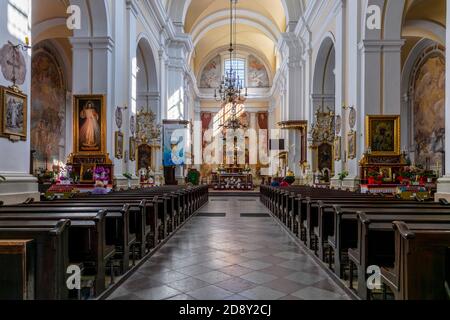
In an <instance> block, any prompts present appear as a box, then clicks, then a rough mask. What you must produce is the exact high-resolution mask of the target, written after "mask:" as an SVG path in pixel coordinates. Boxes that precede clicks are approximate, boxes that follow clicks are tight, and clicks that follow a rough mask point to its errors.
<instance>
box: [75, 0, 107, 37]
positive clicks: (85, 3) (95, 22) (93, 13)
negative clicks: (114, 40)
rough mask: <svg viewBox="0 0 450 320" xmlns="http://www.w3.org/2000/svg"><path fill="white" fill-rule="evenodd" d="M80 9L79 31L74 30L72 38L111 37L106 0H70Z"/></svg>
mask: <svg viewBox="0 0 450 320" xmlns="http://www.w3.org/2000/svg"><path fill="white" fill-rule="evenodd" d="M70 4H71V5H77V6H78V7H79V8H80V9H81V29H79V30H74V37H111V28H110V16H109V7H108V1H107V0H70Z"/></svg>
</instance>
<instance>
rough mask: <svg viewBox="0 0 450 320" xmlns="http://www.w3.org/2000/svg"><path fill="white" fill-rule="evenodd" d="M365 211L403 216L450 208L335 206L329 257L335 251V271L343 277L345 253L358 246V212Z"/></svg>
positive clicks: (444, 212) (443, 211) (444, 211)
mask: <svg viewBox="0 0 450 320" xmlns="http://www.w3.org/2000/svg"><path fill="white" fill-rule="evenodd" d="M361 211H363V212H364V213H366V214H367V215H372V214H373V215H377V214H379V215H381V214H383V215H392V216H394V217H397V216H398V217H401V216H402V215H417V216H421V215H435V216H438V215H448V214H450V209H438V208H423V209H417V210H416V209H414V208H398V209H397V208H395V207H394V208H392V207H391V208H374V207H368V208H361V207H357V208H352V207H340V206H337V205H335V206H334V233H333V236H329V237H328V245H329V258H330V261H331V255H332V254H333V253H334V272H335V273H336V274H337V275H338V276H339V277H341V278H342V277H343V254H344V253H347V252H348V249H351V248H356V247H357V242H358V220H357V219H358V216H357V214H358V212H361ZM394 220H395V219H394Z"/></svg>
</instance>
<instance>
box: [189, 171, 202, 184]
mask: <svg viewBox="0 0 450 320" xmlns="http://www.w3.org/2000/svg"><path fill="white" fill-rule="evenodd" d="M187 182H188V183H191V184H192V185H194V186H198V185H199V184H200V172H198V171H197V170H193V169H191V170H189V172H188V174H187Z"/></svg>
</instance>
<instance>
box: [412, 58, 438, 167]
mask: <svg viewBox="0 0 450 320" xmlns="http://www.w3.org/2000/svg"><path fill="white" fill-rule="evenodd" d="M413 107H414V138H415V142H416V144H415V145H416V152H415V153H416V164H418V165H423V166H424V167H426V166H427V164H428V165H431V166H434V165H435V164H436V162H438V161H439V162H440V163H442V152H443V151H444V145H445V143H444V138H445V108H444V107H445V60H444V57H441V56H435V57H430V58H429V59H428V60H427V61H426V62H425V63H424V64H423V65H422V67H421V68H420V70H419V72H418V73H417V76H416V79H415V83H414V106H413Z"/></svg>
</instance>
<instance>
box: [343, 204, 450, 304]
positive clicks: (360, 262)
mask: <svg viewBox="0 0 450 320" xmlns="http://www.w3.org/2000/svg"><path fill="white" fill-rule="evenodd" d="M421 211H422V210H421V209H420V208H418V209H417V212H414V211H413V212H411V213H401V214H399V213H395V214H384V213H382V214H366V213H362V212H360V213H358V244H357V247H356V248H350V249H348V256H349V262H350V285H352V280H353V265H355V266H356V268H357V274H358V295H359V296H360V297H361V298H362V299H367V298H369V297H370V296H369V290H368V288H367V286H366V272H367V267H368V266H370V265H377V266H379V267H383V266H384V267H391V266H392V265H393V263H394V252H395V250H394V249H395V242H394V232H393V229H392V222H393V221H395V220H396V219H397V218H401V219H402V220H403V221H406V222H408V223H414V224H416V225H418V224H429V223H433V224H439V223H441V224H444V225H448V224H449V223H450V210H449V211H448V214H437V215H435V214H432V213H429V214H422V213H421Z"/></svg>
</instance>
